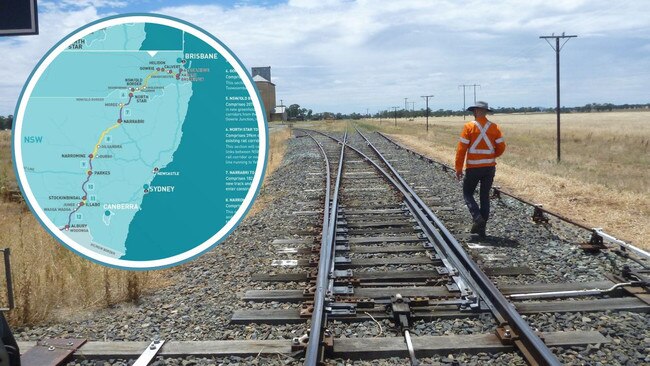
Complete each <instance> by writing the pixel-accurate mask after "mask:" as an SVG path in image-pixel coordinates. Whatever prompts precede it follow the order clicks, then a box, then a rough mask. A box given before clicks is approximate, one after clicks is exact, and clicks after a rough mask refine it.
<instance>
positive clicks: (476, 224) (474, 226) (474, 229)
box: [469, 216, 485, 234]
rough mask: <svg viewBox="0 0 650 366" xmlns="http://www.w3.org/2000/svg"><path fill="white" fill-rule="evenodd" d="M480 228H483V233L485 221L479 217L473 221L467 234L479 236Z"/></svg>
mask: <svg viewBox="0 0 650 366" xmlns="http://www.w3.org/2000/svg"><path fill="white" fill-rule="evenodd" d="M481 227H483V231H484V232H485V220H484V219H483V217H481V216H479V217H478V218H477V219H476V220H474V223H473V224H472V228H471V229H470V230H469V233H470V234H480V232H481Z"/></svg>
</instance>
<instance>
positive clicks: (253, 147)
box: [13, 15, 267, 269]
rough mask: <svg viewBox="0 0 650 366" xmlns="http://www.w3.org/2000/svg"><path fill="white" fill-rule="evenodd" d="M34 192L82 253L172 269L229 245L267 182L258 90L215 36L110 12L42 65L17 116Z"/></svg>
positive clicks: (42, 216) (19, 149)
mask: <svg viewBox="0 0 650 366" xmlns="http://www.w3.org/2000/svg"><path fill="white" fill-rule="evenodd" d="M15 116H16V121H15V126H14V132H13V133H14V135H13V142H14V143H13V147H14V161H15V163H16V175H17V177H18V180H19V183H20V185H21V189H22V190H23V194H24V196H25V198H26V200H27V202H28V204H29V206H30V208H31V209H32V211H33V212H34V214H35V215H36V216H37V217H38V218H39V220H40V221H41V223H42V224H43V225H44V226H45V228H46V229H47V230H48V231H50V232H51V233H52V234H53V235H54V236H55V237H56V238H57V239H59V240H60V241H61V242H62V243H63V244H64V245H66V246H67V247H68V248H70V249H72V250H73V251H75V252H76V253H78V254H81V255H82V256H85V257H87V258H90V259H92V260H94V261H97V262H100V263H102V264H105V265H108V266H113V267H120V268H126V269H151V268H160V267H167V266H171V265H174V264H178V263H181V262H184V261H187V260H189V259H191V258H193V257H196V256H197V255H199V254H201V253H203V252H205V251H206V250H208V249H210V248H211V247H212V246H213V245H215V244H217V243H218V242H220V241H221V240H223V239H224V238H225V237H226V236H227V235H228V234H229V233H230V232H231V231H232V230H233V229H234V227H235V226H236V225H237V224H238V222H239V221H240V220H241V219H242V218H243V215H244V214H245V212H246V211H247V209H248V208H249V207H250V206H251V204H252V202H253V199H254V196H255V194H256V193H257V191H258V188H259V185H260V183H261V179H262V176H263V171H264V164H265V161H266V151H267V129H266V121H265V118H264V113H263V111H262V107H261V103H260V98H259V96H258V94H257V92H256V90H255V88H254V87H253V82H252V79H251V78H250V76H249V75H248V74H247V73H246V71H245V68H244V67H243V66H242V64H241V63H240V62H239V60H238V59H237V58H236V57H235V56H234V55H233V54H232V53H231V52H230V51H229V50H228V49H227V48H226V47H225V46H224V45H223V44H222V43H221V42H219V41H218V40H217V39H216V38H214V37H213V36H211V35H209V34H208V33H206V32H205V31H203V30H201V29H199V28H197V27H195V26H193V25H191V24H188V23H185V22H182V21H180V20H177V19H172V18H169V17H162V16H157V15H156V16H153V15H128V16H117V17H111V18H106V19H103V20H100V21H98V22H95V23H92V24H89V25H87V26H85V27H83V28H81V29H79V30H77V31H75V32H74V33H73V34H71V35H70V36H68V37H66V38H65V39H64V40H63V41H61V42H60V43H59V44H58V45H56V46H55V47H54V48H53V49H51V50H50V51H49V52H48V54H46V56H45V57H44V58H43V59H42V60H41V62H40V63H39V64H38V65H37V66H36V69H35V70H34V71H33V72H32V75H31V76H30V78H29V80H28V81H27V84H26V85H25V87H24V89H23V92H22V95H21V98H20V101H19V102H18V106H17V110H16V113H15Z"/></svg>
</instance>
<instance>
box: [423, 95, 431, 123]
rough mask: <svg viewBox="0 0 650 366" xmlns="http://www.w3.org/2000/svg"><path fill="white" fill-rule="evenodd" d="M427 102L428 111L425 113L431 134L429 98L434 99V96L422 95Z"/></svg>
mask: <svg viewBox="0 0 650 366" xmlns="http://www.w3.org/2000/svg"><path fill="white" fill-rule="evenodd" d="M421 97H422V98H424V99H425V100H426V101H427V102H426V103H427V106H426V108H427V109H426V111H425V112H424V113H425V114H426V115H427V132H429V98H433V95H422V96H421Z"/></svg>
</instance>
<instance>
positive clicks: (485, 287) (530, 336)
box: [357, 130, 560, 365]
mask: <svg viewBox="0 0 650 366" xmlns="http://www.w3.org/2000/svg"><path fill="white" fill-rule="evenodd" d="M357 132H358V133H359V134H360V135H361V136H362V137H363V139H364V140H365V141H366V143H367V144H368V146H370V147H371V148H372V150H373V151H374V152H375V153H376V154H377V156H378V157H379V158H380V159H381V160H382V161H383V163H384V164H386V166H387V167H388V168H389V169H390V170H391V172H392V173H393V174H394V175H395V177H397V178H398V180H399V181H400V182H401V183H402V184H403V185H404V188H405V189H406V190H407V191H408V192H409V194H410V195H411V197H412V198H413V200H414V201H416V202H417V204H418V206H419V208H420V209H422V211H424V212H425V213H426V215H427V216H428V218H429V219H431V220H432V221H433V222H434V224H435V226H436V229H437V230H438V231H439V232H440V233H441V234H442V235H443V236H444V241H445V242H446V243H447V244H448V245H447V246H446V247H447V248H449V249H451V250H452V251H453V253H454V254H455V256H456V258H457V259H458V260H460V262H461V263H462V267H463V268H465V269H467V270H468V271H469V273H470V275H471V278H472V279H473V280H474V281H475V283H476V284H477V285H478V286H479V289H480V290H481V292H482V293H483V295H484V297H483V299H484V300H488V301H489V302H490V303H491V305H492V306H493V307H494V309H495V310H496V311H497V312H498V316H497V319H499V320H500V319H501V318H503V319H505V320H506V322H507V323H508V324H507V325H509V326H510V327H511V328H513V329H514V330H515V332H516V334H517V335H518V336H519V338H520V339H521V341H522V343H523V346H524V347H525V350H521V351H522V353H523V354H524V355H526V353H527V352H528V353H530V355H531V356H532V357H533V359H534V361H535V362H539V363H542V364H544V365H560V362H559V361H558V359H557V357H555V355H554V354H553V352H552V351H551V350H550V349H549V348H548V347H547V346H546V344H544V342H542V340H541V339H540V338H539V337H538V336H537V334H535V332H534V331H533V330H532V329H531V328H530V326H529V325H528V323H527V322H526V321H525V320H524V319H523V318H522V317H521V315H520V314H519V313H518V312H517V311H516V310H515V309H514V307H513V306H512V305H511V304H510V302H508V300H507V299H506V298H505V297H504V296H503V294H502V293H501V291H499V289H497V287H496V286H495V285H494V284H493V283H492V281H491V280H490V279H489V278H488V276H487V275H486V274H485V273H484V272H483V271H482V270H481V269H480V268H479V266H478V265H477V264H476V262H474V261H473V260H472V259H471V258H470V257H469V255H468V254H467V252H466V251H465V250H464V249H463V247H462V245H461V244H460V243H458V241H457V240H456V238H454V236H453V235H452V234H451V233H450V232H449V231H448V230H447V228H446V227H445V226H444V225H443V223H442V222H441V221H440V219H438V217H437V216H436V215H435V214H434V213H433V212H432V211H431V210H430V209H429V207H428V206H427V205H426V204H425V203H424V202H423V201H422V200H421V199H420V197H419V196H418V195H417V194H416V193H415V191H414V190H413V189H412V188H411V186H410V185H409V184H408V183H407V182H406V181H405V180H404V179H403V178H402V177H401V176H400V175H399V174H398V172H397V170H396V169H395V168H393V166H392V165H391V164H390V163H389V162H388V161H387V160H386V159H385V158H384V156H383V155H382V154H381V153H380V152H379V150H377V148H376V147H375V146H374V145H373V144H372V143H371V142H370V141H369V140H368V139H367V138H366V137H365V136H364V135H363V134H362V133H361V131H359V130H357ZM440 244H442V243H440ZM447 254H451V253H447ZM496 315H497V314H495V316H496ZM531 361H533V360H529V362H531ZM531 363H532V362H531Z"/></svg>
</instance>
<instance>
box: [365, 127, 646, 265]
mask: <svg viewBox="0 0 650 366" xmlns="http://www.w3.org/2000/svg"><path fill="white" fill-rule="evenodd" d="M377 133H378V134H379V135H380V136H381V137H383V138H385V139H386V140H388V141H389V142H390V143H392V144H394V145H396V146H397V147H399V148H401V149H404V150H406V151H410V152H412V153H414V154H417V155H418V156H420V157H423V158H426V159H427V160H429V161H430V162H432V163H436V164H438V165H440V166H442V167H444V168H446V169H447V170H451V171H455V168H454V167H451V166H449V165H447V164H445V163H442V162H439V161H436V160H433V159H431V158H429V157H425V156H424V155H422V154H420V153H417V152H415V151H413V150H411V149H409V148H407V147H405V146H403V145H402V144H400V143H398V142H397V141H395V140H393V139H391V138H390V137H388V136H386V135H385V134H384V133H381V132H377ZM492 189H493V191H494V192H495V193H497V194H504V195H506V196H508V197H510V198H512V199H515V200H517V201H519V202H521V203H523V204H526V205H529V206H532V207H535V209H536V210H539V211H540V212H542V213H545V214H547V215H550V216H553V217H555V218H557V219H558V220H561V221H564V222H567V223H569V224H571V225H574V226H577V227H579V228H581V229H584V230H586V231H589V232H591V233H592V234H593V235H597V236H599V237H601V238H602V239H604V240H606V241H608V242H611V243H613V244H618V245H619V246H621V247H622V248H623V249H629V250H631V251H633V252H635V253H636V254H637V255H639V256H641V257H642V258H644V259H646V260H650V253H649V252H647V251H644V250H643V249H640V248H638V247H636V246H634V245H632V244H629V243H627V242H625V241H623V240H621V239H617V238H615V237H614V236H612V235H610V234H608V233H606V232H604V231H603V229H602V228H597V227H589V226H587V225H585V224H581V223H579V222H576V221H574V220H571V219H570V218H568V217H566V216H563V215H561V214H559V213H557V212H553V211H549V210H547V209H545V208H543V207H542V205H540V204H535V203H532V202H530V201H527V200H526V199H524V198H522V197H519V196H516V195H514V194H512V193H509V192H507V191H504V190H503V189H501V188H500V187H492Z"/></svg>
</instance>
